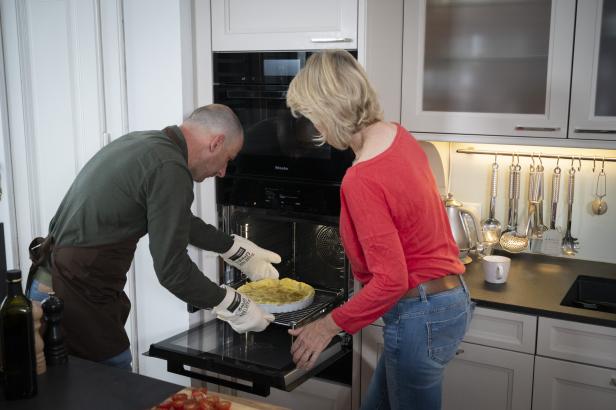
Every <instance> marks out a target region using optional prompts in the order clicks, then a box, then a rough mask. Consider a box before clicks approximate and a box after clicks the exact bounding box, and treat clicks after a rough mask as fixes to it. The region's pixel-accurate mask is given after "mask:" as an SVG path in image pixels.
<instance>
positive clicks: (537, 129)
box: [515, 125, 560, 131]
mask: <svg viewBox="0 0 616 410" xmlns="http://www.w3.org/2000/svg"><path fill="white" fill-rule="evenodd" d="M515 130H516V131H560V127H525V126H524V125H516V126H515Z"/></svg>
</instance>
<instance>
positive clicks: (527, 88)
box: [402, 0, 575, 138]
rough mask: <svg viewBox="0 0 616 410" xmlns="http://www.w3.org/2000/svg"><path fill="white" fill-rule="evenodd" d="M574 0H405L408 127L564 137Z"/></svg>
mask: <svg viewBox="0 0 616 410" xmlns="http://www.w3.org/2000/svg"><path fill="white" fill-rule="evenodd" d="M574 20H575V0H559V1H550V0H537V1H495V0H492V1H480V2H476V1H464V0H460V1H452V2H443V1H438V0H407V1H406V2H405V7H404V40H403V44H404V46H403V47H404V57H403V79H402V123H403V125H405V126H406V127H408V128H409V129H410V130H411V131H415V132H426V133H461V134H483V135H506V136H520V137H523V136H526V137H529V136H536V137H558V138H565V137H566V135H567V114H568V101H569V88H570V87H569V84H570V75H571V58H572V52H573V27H574Z"/></svg>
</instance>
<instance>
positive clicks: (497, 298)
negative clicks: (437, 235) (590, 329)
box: [464, 252, 616, 327]
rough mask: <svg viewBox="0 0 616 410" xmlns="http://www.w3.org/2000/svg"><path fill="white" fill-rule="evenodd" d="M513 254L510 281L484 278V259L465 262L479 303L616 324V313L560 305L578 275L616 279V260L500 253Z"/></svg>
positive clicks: (467, 281)
mask: <svg viewBox="0 0 616 410" xmlns="http://www.w3.org/2000/svg"><path fill="white" fill-rule="evenodd" d="M498 254H499V255H504V256H507V257H509V258H511V268H510V270H509V276H508V278H507V282H506V283H504V284H499V285H495V284H491V283H487V282H485V281H484V274H483V269H482V266H481V261H478V260H476V259H475V260H474V261H473V262H472V263H470V264H468V265H466V273H465V274H464V279H465V280H466V283H467V285H468V287H469V289H470V292H471V298H472V299H473V300H474V301H475V302H477V305H478V306H484V307H493V308H498V309H502V310H509V311H514V312H521V313H530V314H536V315H541V316H548V317H553V318H556V319H564V320H573V321H577V322H584V323H591V324H597V325H603V326H610V327H616V313H609V312H601V311H595V310H590V309H583V308H576V307H569V306H561V304H560V303H561V301H562V300H563V298H564V296H565V294H566V293H567V291H568V290H569V288H570V287H571V285H572V284H573V282H574V281H575V279H576V278H577V276H578V275H586V276H596V277H603V278H609V279H616V264H612V263H603V262H593V261H585V260H580V259H574V258H564V257H563V258H558V257H552V256H546V255H539V254H526V253H522V254H507V253H500V252H499V253H498Z"/></svg>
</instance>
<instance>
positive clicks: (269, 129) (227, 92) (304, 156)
mask: <svg viewBox="0 0 616 410" xmlns="http://www.w3.org/2000/svg"><path fill="white" fill-rule="evenodd" d="M351 53H352V54H354V55H356V52H355V51H351ZM311 54H312V52H309V51H292V52H291V51H287V52H241V53H230V52H219V53H213V57H212V59H213V65H214V71H213V77H214V102H216V103H220V104H225V105H227V106H229V107H231V108H232V109H233V111H234V112H235V113H236V114H237V116H238V117H239V119H240V121H241V123H242V125H243V127H244V135H245V138H244V146H243V148H242V150H241V151H240V153H239V155H238V156H237V158H236V160H235V161H233V163H232V164H231V166H230V167H229V168H228V170H227V175H229V176H241V175H253V176H260V177H267V178H283V179H289V180H312V181H319V182H325V183H331V182H334V183H335V182H339V181H340V180H341V179H342V176H343V175H344V172H345V170H346V167H347V166H348V163H349V161H350V160H352V158H353V155H352V153H351V152H350V151H343V152H341V151H337V150H335V149H333V148H331V147H330V146H328V145H322V146H316V145H315V143H314V136H315V135H317V130H316V129H315V128H314V126H313V125H312V123H311V122H310V121H308V120H307V119H306V118H302V117H300V118H294V117H293V115H291V111H290V110H289V109H288V108H287V106H286V96H287V90H288V87H289V83H290V82H291V80H292V79H293V77H294V76H295V74H296V73H297V72H298V71H299V70H300V68H302V67H303V66H304V64H305V62H306V59H307V58H308V57H309V56H310V55H311Z"/></svg>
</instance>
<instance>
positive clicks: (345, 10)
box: [212, 0, 358, 51]
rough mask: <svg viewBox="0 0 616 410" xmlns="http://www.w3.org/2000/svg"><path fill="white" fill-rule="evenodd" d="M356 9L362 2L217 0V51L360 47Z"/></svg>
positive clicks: (214, 31) (214, 29)
mask: <svg viewBox="0 0 616 410" xmlns="http://www.w3.org/2000/svg"><path fill="white" fill-rule="evenodd" d="M357 7H358V3H357V0H311V1H305V0H259V1H254V0H212V49H213V51H242V50H310V49H324V48H346V49H355V48H357Z"/></svg>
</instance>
